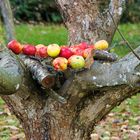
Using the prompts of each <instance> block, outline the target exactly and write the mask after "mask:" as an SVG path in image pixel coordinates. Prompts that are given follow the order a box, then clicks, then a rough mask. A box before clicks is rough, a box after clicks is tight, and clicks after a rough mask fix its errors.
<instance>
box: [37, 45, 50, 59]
mask: <svg viewBox="0 0 140 140" xmlns="http://www.w3.org/2000/svg"><path fill="white" fill-rule="evenodd" d="M39 56H40V57H42V58H46V57H48V53H47V47H42V48H40V49H39Z"/></svg>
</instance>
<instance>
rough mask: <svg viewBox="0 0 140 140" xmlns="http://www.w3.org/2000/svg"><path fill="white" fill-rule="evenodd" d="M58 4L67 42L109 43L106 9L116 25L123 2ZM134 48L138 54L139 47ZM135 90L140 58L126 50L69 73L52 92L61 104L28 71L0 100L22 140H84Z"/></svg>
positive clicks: (110, 32) (111, 32) (70, 1)
mask: <svg viewBox="0 0 140 140" xmlns="http://www.w3.org/2000/svg"><path fill="white" fill-rule="evenodd" d="M57 2H58V4H59V6H60V8H61V12H62V13H63V15H64V16H65V18H66V19H65V21H66V26H67V28H68V30H69V40H70V42H71V43H72V44H76V43H79V42H81V41H88V42H89V43H94V42H95V41H97V40H100V39H106V40H108V41H109V42H110V41H111V39H112V37H113V35H114V32H115V30H116V28H114V25H113V23H112V20H111V18H110V16H109V15H108V14H107V13H106V12H105V11H106V9H108V8H111V13H112V14H113V15H114V17H115V20H116V23H117V24H118V22H119V19H120V16H121V13H122V9H123V7H122V4H123V2H124V1H123V0H119V1H118V0H113V1H109V0H108V1H106V2H105V3H104V5H103V6H104V7H102V2H103V1H101V0H99V1H97V0H95V1H91V0H90V1H89V0H76V1H73V0H57ZM102 9H105V10H102ZM136 52H137V54H138V55H140V47H139V48H137V50H136ZM0 53H2V52H0ZM10 57H11V58H13V57H12V56H10ZM17 66H18V65H17ZM15 68H16V67H15ZM13 71H14V70H13ZM0 72H1V71H0ZM0 78H2V79H3V77H0ZM139 91H140V62H139V61H138V59H137V58H136V57H134V55H133V54H132V53H130V54H129V55H127V56H126V57H124V58H123V59H121V60H119V61H116V62H111V63H108V62H99V61H95V63H94V64H93V65H92V66H91V69H89V70H88V69H87V70H84V71H82V72H78V73H75V74H73V75H72V76H71V77H70V78H69V79H67V81H66V82H65V83H64V85H63V86H62V87H61V88H60V89H59V90H57V91H56V92H58V93H59V95H61V96H63V97H64V98H65V99H67V102H66V103H65V104H62V103H60V102H58V101H56V100H54V99H52V98H51V97H50V96H46V95H45V93H44V92H43V91H42V89H41V88H40V86H39V85H38V84H37V83H36V82H35V81H33V80H32V78H31V76H30V75H29V74H28V73H23V81H22V85H21V86H20V89H19V90H18V91H17V92H16V93H15V94H13V95H9V96H6V95H5V96H2V98H3V99H4V100H5V102H6V103H7V104H8V106H9V108H10V110H11V111H12V112H13V113H14V114H15V115H16V116H17V118H18V119H19V120H20V122H21V124H22V126H23V128H24V131H25V135H26V139H27V140H31V139H33V140H88V139H90V133H91V132H92V129H93V127H94V125H95V124H96V123H97V122H99V121H100V120H101V119H102V118H103V117H104V116H105V115H106V114H107V113H108V112H109V111H110V110H111V109H112V108H114V107H115V106H116V105H118V104H120V103H121V102H122V101H123V100H125V99H126V98H128V97H130V96H132V95H135V94H136V93H138V92H139ZM46 92H50V91H49V90H48V91H46ZM50 94H51V93H50Z"/></svg>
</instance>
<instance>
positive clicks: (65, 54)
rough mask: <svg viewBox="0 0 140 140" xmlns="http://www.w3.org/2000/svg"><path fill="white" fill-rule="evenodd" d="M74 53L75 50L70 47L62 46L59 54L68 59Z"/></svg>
mask: <svg viewBox="0 0 140 140" xmlns="http://www.w3.org/2000/svg"><path fill="white" fill-rule="evenodd" d="M72 55H73V52H72V51H71V50H70V48H69V47H61V50H60V54H59V56H60V57H64V58H67V59H68V58H69V57H71V56H72Z"/></svg>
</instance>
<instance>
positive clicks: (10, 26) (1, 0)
mask: <svg viewBox="0 0 140 140" xmlns="http://www.w3.org/2000/svg"><path fill="white" fill-rule="evenodd" d="M0 9H1V13H2V16H3V20H4V25H5V29H6V38H7V41H10V40H12V39H14V38H15V30H14V23H13V15H12V10H11V7H10V2H9V0H0Z"/></svg>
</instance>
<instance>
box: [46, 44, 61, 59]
mask: <svg viewBox="0 0 140 140" xmlns="http://www.w3.org/2000/svg"><path fill="white" fill-rule="evenodd" d="M60 49H61V48H60V47H59V45H57V44H50V45H49V46H48V47H47V53H48V55H49V56H50V57H54V58H55V57H57V56H58V55H59V53H60Z"/></svg>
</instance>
